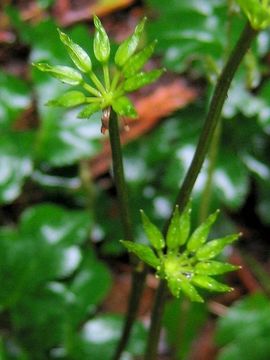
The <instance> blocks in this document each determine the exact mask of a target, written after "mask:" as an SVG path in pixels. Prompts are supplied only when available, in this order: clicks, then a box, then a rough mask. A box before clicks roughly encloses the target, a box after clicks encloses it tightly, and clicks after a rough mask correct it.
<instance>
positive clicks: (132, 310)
mask: <svg viewBox="0 0 270 360" xmlns="http://www.w3.org/2000/svg"><path fill="white" fill-rule="evenodd" d="M109 134H110V143H111V150H112V159H113V173H114V179H115V185H116V190H117V196H118V201H119V208H120V215H121V222H122V225H123V230H124V237H125V239H127V240H130V241H132V240H134V237H133V231H132V224H131V216H130V207H129V202H128V191H127V186H126V182H125V175H124V167H123V157H122V148H121V142H120V134H119V127H118V119H117V115H116V113H115V112H114V111H113V109H111V115H110V121H109ZM131 261H132V263H133V265H134V269H133V272H132V284H131V291H130V295H129V303H128V308H127V313H126V317H125V323H124V326H123V330H122V335H121V339H120V341H119V343H118V346H117V349H116V352H115V355H114V357H113V359H114V360H118V359H120V356H121V354H122V352H123V350H124V349H125V347H126V345H127V343H128V340H129V337H130V333H131V330H132V326H133V324H134V321H135V318H136V315H137V311H138V307H139V302H140V298H141V294H142V291H143V288H144V280H145V276H146V269H145V266H144V265H143V264H142V263H141V262H138V260H137V259H136V258H135V257H132V258H131Z"/></svg>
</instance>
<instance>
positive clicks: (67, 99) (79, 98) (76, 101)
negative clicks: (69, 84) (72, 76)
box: [46, 90, 86, 107]
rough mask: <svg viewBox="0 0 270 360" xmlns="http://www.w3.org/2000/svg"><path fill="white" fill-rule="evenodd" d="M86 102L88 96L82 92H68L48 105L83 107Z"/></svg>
mask: <svg viewBox="0 0 270 360" xmlns="http://www.w3.org/2000/svg"><path fill="white" fill-rule="evenodd" d="M85 101H86V96H85V95H84V94H83V93H82V92H80V91H75V90H73V91H68V92H66V93H65V94H63V95H61V96H59V97H58V98H56V99H53V100H50V101H48V102H47V104H46V105H49V106H63V107H72V106H77V105H81V104H83V103H84V102H85Z"/></svg>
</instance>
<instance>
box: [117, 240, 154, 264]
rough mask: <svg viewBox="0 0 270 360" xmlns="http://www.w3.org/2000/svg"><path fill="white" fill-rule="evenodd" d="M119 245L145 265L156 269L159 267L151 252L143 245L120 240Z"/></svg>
mask: <svg viewBox="0 0 270 360" xmlns="http://www.w3.org/2000/svg"><path fill="white" fill-rule="evenodd" d="M120 241H121V244H122V245H124V246H125V248H127V250H128V251H130V252H132V253H134V254H135V255H136V256H138V258H140V259H141V260H142V261H144V262H145V263H146V264H148V265H150V266H152V267H153V268H155V269H156V268H157V267H158V266H159V265H160V261H159V259H158V258H157V257H156V255H155V254H154V252H153V250H152V249H151V248H150V247H149V246H147V245H144V244H138V243H134V242H131V241H123V240H120Z"/></svg>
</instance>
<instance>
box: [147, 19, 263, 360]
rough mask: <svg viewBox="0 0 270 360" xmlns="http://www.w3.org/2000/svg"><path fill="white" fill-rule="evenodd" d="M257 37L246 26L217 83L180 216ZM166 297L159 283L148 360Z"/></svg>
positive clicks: (185, 186)
mask: <svg viewBox="0 0 270 360" xmlns="http://www.w3.org/2000/svg"><path fill="white" fill-rule="evenodd" d="M256 35H257V31H255V30H254V29H252V28H251V26H250V25H249V24H247V25H246V27H245V28H244V30H243V32H242V34H241V36H240V38H239V40H238V42H237V43H236V45H235V47H234V49H233V51H232V53H231V55H230V57H229V59H228V61H227V63H226V65H225V67H224V69H223V71H222V73H221V75H220V77H219V79H218V82H217V84H216V87H215V90H214V93H213V96H212V100H211V103H210V106H209V110H208V113H207V116H206V120H205V123H204V126H203V129H202V132H201V135H200V138H199V142H198V145H197V148H196V151H195V154H194V156H193V159H192V162H191V164H190V167H189V169H188V171H187V174H186V176H185V178H184V181H183V183H182V186H181V188H180V191H179V193H178V196H177V198H176V202H175V204H177V205H179V211H180V212H182V211H183V210H184V208H185V207H186V205H187V203H188V201H189V198H190V195H191V192H192V189H193V187H194V184H195V181H196V179H197V177H198V175H199V173H200V170H201V168H202V164H203V162H204V160H205V157H206V154H207V151H208V148H209V145H210V143H211V139H212V137H213V135H214V132H215V129H216V127H217V125H218V122H219V119H220V115H221V111H222V108H223V105H224V102H225V100H226V98H227V92H228V90H229V87H230V84H231V82H232V79H233V77H234V74H235V72H236V70H237V68H238V66H239V65H240V63H241V61H242V59H243V57H244V55H245V53H246V52H247V50H248V49H249V47H250V44H251V42H252V40H253V39H254V38H255V36H256ZM167 226H168V222H167V225H166V226H165V232H166V230H167ZM165 294H166V287H165V285H164V281H163V280H162V281H160V285H159V287H158V289H157V294H156V298H155V303H154V306H153V310H152V315H151V324H150V330H149V334H148V343H147V348H146V353H145V360H156V358H157V345H158V339H159V334H160V330H161V320H162V313H163V312H162V309H163V307H164V304H165V298H166V295H165ZM157 307H160V308H161V311H157V310H158V309H157Z"/></svg>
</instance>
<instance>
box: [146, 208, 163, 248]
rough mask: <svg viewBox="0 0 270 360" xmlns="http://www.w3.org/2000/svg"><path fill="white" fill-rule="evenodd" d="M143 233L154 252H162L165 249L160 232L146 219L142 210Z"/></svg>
mask: <svg viewBox="0 0 270 360" xmlns="http://www.w3.org/2000/svg"><path fill="white" fill-rule="evenodd" d="M141 216H142V222H143V228H144V231H145V233H146V235H147V237H148V239H149V241H150V243H151V244H152V246H153V247H154V248H155V249H156V250H162V249H163V248H164V247H165V241H164V238H163V235H162V233H161V231H160V230H159V229H158V228H157V227H156V226H155V225H154V224H153V223H151V221H150V220H149V219H148V217H147V216H146V215H145V213H144V212H143V210H141Z"/></svg>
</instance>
